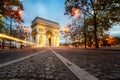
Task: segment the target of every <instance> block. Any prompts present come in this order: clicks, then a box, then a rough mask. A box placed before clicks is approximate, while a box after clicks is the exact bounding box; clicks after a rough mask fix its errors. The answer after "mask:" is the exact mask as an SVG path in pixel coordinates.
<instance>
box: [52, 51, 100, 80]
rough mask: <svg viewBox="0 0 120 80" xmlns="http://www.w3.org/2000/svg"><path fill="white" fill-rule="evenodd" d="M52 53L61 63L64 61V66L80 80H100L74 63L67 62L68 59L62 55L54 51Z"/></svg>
mask: <svg viewBox="0 0 120 80" xmlns="http://www.w3.org/2000/svg"><path fill="white" fill-rule="evenodd" d="M51 51H52V53H53V54H54V55H55V56H56V57H58V58H59V59H60V61H62V62H63V63H64V65H65V66H66V67H67V68H68V69H69V70H70V71H72V73H73V74H75V76H76V77H77V78H78V79H79V80H99V79H97V78H96V77H94V76H93V75H91V74H89V73H88V72H87V71H85V70H83V69H81V68H80V67H78V66H77V65H75V64H73V63H72V62H70V61H69V60H67V59H66V58H64V57H62V56H61V55H59V54H58V53H56V52H55V51H54V50H51Z"/></svg>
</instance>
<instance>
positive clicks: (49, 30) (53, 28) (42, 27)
mask: <svg viewBox="0 0 120 80" xmlns="http://www.w3.org/2000/svg"><path fill="white" fill-rule="evenodd" d="M31 28H32V40H33V42H34V43H36V44H38V45H39V46H40V47H50V46H51V47H58V46H59V29H60V28H59V23H57V22H53V21H50V20H47V19H43V18H40V17H36V18H35V19H34V20H33V21H32V25H31Z"/></svg>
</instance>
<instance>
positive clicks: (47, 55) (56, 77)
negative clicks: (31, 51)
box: [0, 51, 78, 80]
mask: <svg viewBox="0 0 120 80" xmlns="http://www.w3.org/2000/svg"><path fill="white" fill-rule="evenodd" d="M0 80H78V79H77V78H76V76H74V74H73V73H72V72H70V71H69V70H68V69H67V67H66V66H65V65H64V64H63V63H62V62H61V61H60V60H59V59H58V58H57V57H56V56H55V55H54V54H52V52H51V51H46V52H44V53H40V54H38V55H36V56H32V57H30V58H27V59H25V60H23V61H20V62H17V63H13V64H10V65H8V66H5V67H1V68H0Z"/></svg>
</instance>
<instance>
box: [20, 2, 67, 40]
mask: <svg viewBox="0 0 120 80" xmlns="http://www.w3.org/2000/svg"><path fill="white" fill-rule="evenodd" d="M21 1H22V2H23V5H24V9H25V10H24V11H23V14H22V18H23V19H24V22H25V23H23V24H22V25H24V26H30V25H31V22H32V20H33V19H34V18H35V17H37V16H39V17H42V18H45V19H48V20H52V21H55V22H58V23H59V24H60V27H61V28H62V27H64V26H65V25H66V24H67V23H68V16H67V15H64V12H65V8H64V6H65V5H64V2H65V0H21ZM60 38H61V36H60ZM61 42H65V40H64V39H63V37H62V40H61Z"/></svg>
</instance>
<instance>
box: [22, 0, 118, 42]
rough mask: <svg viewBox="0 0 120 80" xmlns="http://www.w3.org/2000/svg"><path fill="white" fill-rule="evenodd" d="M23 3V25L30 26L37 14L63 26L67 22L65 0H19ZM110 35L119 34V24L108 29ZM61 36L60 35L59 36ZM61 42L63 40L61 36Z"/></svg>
mask: <svg viewBox="0 0 120 80" xmlns="http://www.w3.org/2000/svg"><path fill="white" fill-rule="evenodd" d="M21 1H22V2H23V5H24V9H25V10H24V11H23V14H22V18H23V19H24V22H25V23H23V24H22V25H23V26H30V25H31V22H32V20H33V19H34V18H35V17H37V16H39V17H42V18H45V19H48V20H52V21H55V22H58V23H59V24H60V27H61V28H62V27H64V26H65V25H66V24H68V23H69V18H68V16H67V15H64V12H65V8H64V7H65V5H64V2H65V0H21ZM110 34H111V35H117V36H120V35H119V34H120V27H119V25H117V26H113V28H111V29H110ZM60 38H61V37H60ZM61 42H65V39H63V38H62V40H61Z"/></svg>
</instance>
